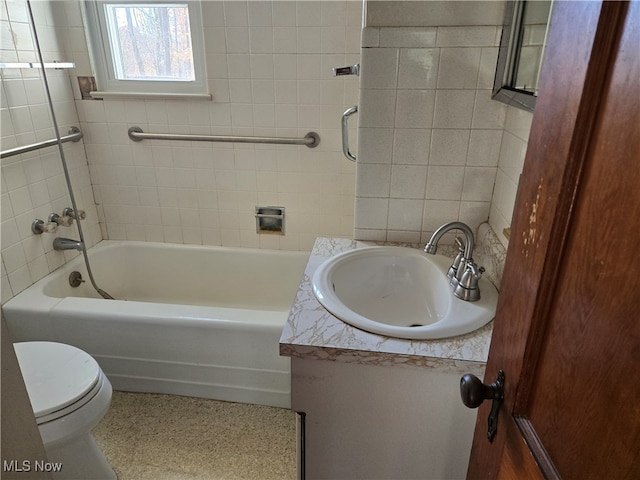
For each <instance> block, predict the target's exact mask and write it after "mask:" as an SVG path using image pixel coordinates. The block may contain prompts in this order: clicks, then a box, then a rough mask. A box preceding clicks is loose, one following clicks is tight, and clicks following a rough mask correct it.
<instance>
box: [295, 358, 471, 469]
mask: <svg viewBox="0 0 640 480" xmlns="http://www.w3.org/2000/svg"><path fill="white" fill-rule="evenodd" d="M291 360H292V361H291V368H292V408H293V410H295V411H297V412H304V414H305V415H304V416H303V418H304V428H301V429H299V430H300V434H301V435H304V438H301V439H299V441H300V442H302V443H301V445H300V446H301V454H302V455H303V456H304V458H303V459H302V461H301V469H303V470H304V472H303V471H299V474H298V477H299V478H301V479H305V478H306V479H307V480H315V479H331V480H339V479H363V480H370V479H390V480H391V479H393V480H397V479H414V478H415V479H421V480H429V479H433V480H446V479H464V478H465V476H466V471H467V463H468V460H469V453H470V450H471V441H472V438H473V429H474V424H475V416H476V410H470V409H468V408H466V407H465V406H464V405H463V404H462V402H461V400H460V393H459V382H460V374H459V373H457V372H456V373H442V372H438V371H436V370H434V369H431V368H428V367H417V366H388V365H369V364H358V363H344V362H341V361H325V360H316V359H305V358H296V357H293V358H292V359H291Z"/></svg>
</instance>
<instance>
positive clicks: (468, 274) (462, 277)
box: [424, 222, 484, 302]
mask: <svg viewBox="0 0 640 480" xmlns="http://www.w3.org/2000/svg"><path fill="white" fill-rule="evenodd" d="M450 230H460V231H462V233H464V236H465V242H464V243H463V242H462V240H461V239H459V238H456V243H457V244H458V247H459V250H458V255H457V256H456V258H455V260H454V261H453V264H452V265H451V267H449V272H448V273H447V275H448V277H449V284H450V285H451V288H453V294H454V295H455V296H456V297H458V298H460V299H462V300H466V301H469V302H475V301H476V300H479V299H480V289H479V288H478V281H479V280H480V277H482V274H483V273H484V268H482V267H480V268H478V266H477V265H476V264H475V263H474V262H473V258H472V254H473V232H472V231H471V229H470V228H469V226H468V225H466V224H464V223H462V222H449V223H445V224H444V225H442V226H441V227H439V228H438V229H437V230H436V231H435V232H433V235H432V236H431V238H430V239H429V241H428V242H427V245H426V246H425V247H424V251H425V253H429V254H431V255H435V254H436V251H437V250H438V242H439V241H440V239H441V238H442V236H443V235H444V234H445V233H447V232H448V231H450Z"/></svg>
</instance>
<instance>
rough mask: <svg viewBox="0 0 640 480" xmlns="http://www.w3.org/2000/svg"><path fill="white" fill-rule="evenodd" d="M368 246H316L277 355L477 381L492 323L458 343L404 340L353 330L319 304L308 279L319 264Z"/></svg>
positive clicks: (321, 241)
mask: <svg viewBox="0 0 640 480" xmlns="http://www.w3.org/2000/svg"><path fill="white" fill-rule="evenodd" d="M371 245H374V244H373V243H369V242H360V241H354V240H348V239H337V238H324V237H320V238H318V239H317V240H316V242H315V245H314V247H313V250H312V252H311V255H310V257H309V262H308V263H307V266H306V268H305V271H304V276H303V279H302V282H301V283H300V286H299V287H298V291H297V293H296V298H295V301H294V303H293V306H292V307H291V311H290V312H289V317H288V319H287V322H286V324H285V326H284V329H283V331H282V335H281V337H280V354H281V355H284V356H288V357H300V358H312V359H319V360H330V361H341V362H351V363H362V364H368V365H394V366H396V365H397V366H415V367H428V368H434V369H437V370H438V371H442V372H453V373H461V374H464V373H473V374H475V375H477V376H479V377H480V378H482V375H483V374H484V367H485V364H486V361H487V357H488V355H489V345H490V343H491V333H492V331H493V322H489V323H488V324H487V325H485V326H484V327H482V328H480V329H478V330H476V331H474V332H471V333H469V334H466V335H461V336H458V337H452V338H445V339H440V340H403V339H399V338H391V337H385V336H382V335H377V334H374V333H369V332H366V331H364V330H360V329H358V328H355V327H352V326H350V325H348V324H346V323H344V322H343V321H342V320H340V319H338V318H336V317H335V316H333V315H332V314H331V313H329V312H328V311H327V310H326V309H325V308H324V307H323V306H322V305H321V304H320V303H319V302H318V300H317V299H316V297H315V295H314V294H313V290H312V286H311V278H312V277H313V273H314V272H315V270H316V269H317V268H318V267H319V266H320V264H321V263H323V262H324V261H325V260H326V259H327V258H329V257H332V256H334V255H337V254H339V253H342V252H345V251H348V250H352V249H354V248H360V247H365V246H371Z"/></svg>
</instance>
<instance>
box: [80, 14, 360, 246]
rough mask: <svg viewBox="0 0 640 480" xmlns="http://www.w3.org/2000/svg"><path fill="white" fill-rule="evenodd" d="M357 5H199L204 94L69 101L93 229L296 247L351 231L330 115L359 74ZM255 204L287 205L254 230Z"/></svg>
mask: <svg viewBox="0 0 640 480" xmlns="http://www.w3.org/2000/svg"><path fill="white" fill-rule="evenodd" d="M361 16H362V5H361V3H360V2H353V1H324V2H307V1H300V2H294V1H284V2H271V1H253V2H246V1H228V2H212V1H207V2H203V17H204V18H203V22H204V26H205V40H206V48H207V53H208V58H207V62H208V65H207V68H208V75H209V85H210V89H211V91H212V93H213V101H202V100H199V101H196V100H190V101H178V100H122V99H113V98H110V99H105V100H104V101H86V100H85V101H80V100H78V101H77V106H78V111H79V112H80V116H81V120H82V121H83V128H84V130H85V132H86V135H87V138H86V140H85V142H86V144H87V154H88V160H89V168H90V172H91V178H92V181H93V185H94V192H95V195H96V201H97V203H98V204H99V205H100V212H101V219H102V220H103V223H102V225H103V234H104V236H105V238H110V239H135V240H154V241H170V242H178V243H195V244H212V245H226V246H241V247H266V248H283V249H291V250H307V249H310V248H311V246H312V245H313V241H314V239H315V237H316V236H318V235H334V236H342V237H351V236H352V234H353V204H354V194H355V167H354V165H353V164H352V163H351V162H349V161H348V160H346V159H345V158H344V157H343V156H342V153H341V151H342V150H341V148H342V147H341V138H340V130H339V128H340V118H341V115H342V112H343V111H344V110H345V109H346V108H347V107H349V106H351V105H353V104H356V103H357V99H358V79H357V77H333V76H332V70H331V68H332V67H336V66H343V65H349V64H352V63H356V62H357V61H358V59H359V45H360V27H361V22H362V20H361ZM132 125H138V126H140V127H142V129H143V130H144V131H150V132H159V133H162V132H172V133H199V134H236V135H265V136H293V137H302V136H304V135H305V134H306V133H307V132H308V131H312V130H313V131H316V132H318V133H319V134H320V137H321V143H320V146H319V147H317V148H315V149H309V148H307V147H299V146H288V145H284V146H269V145H243V144H221V143H203V142H187V143H185V142H166V141H143V142H140V143H134V142H132V141H131V140H129V138H128V136H127V134H126V132H127V129H128V128H129V126H132ZM256 205H282V206H284V207H285V208H286V222H287V226H286V232H287V234H286V235H285V236H282V237H278V236H272V235H268V236H267V235H257V234H256V232H255V219H254V209H255V206H256Z"/></svg>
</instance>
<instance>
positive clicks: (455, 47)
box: [355, 26, 507, 242]
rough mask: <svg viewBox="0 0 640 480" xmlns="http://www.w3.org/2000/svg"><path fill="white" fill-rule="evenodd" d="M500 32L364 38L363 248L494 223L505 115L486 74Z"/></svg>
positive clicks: (359, 217)
mask: <svg viewBox="0 0 640 480" xmlns="http://www.w3.org/2000/svg"><path fill="white" fill-rule="evenodd" d="M500 30H501V29H500V28H499V27H498V26H465V27H452V26H445V27H398V26H394V27H392V28H387V27H383V26H380V27H367V28H365V30H364V33H363V49H362V81H361V84H360V87H361V96H360V114H359V144H358V151H359V152H360V153H359V155H358V172H357V189H356V195H357V202H356V218H355V235H356V238H359V239H367V240H368V239H375V240H381V239H383V240H391V241H395V240H398V241H399V240H402V241H409V240H412V241H416V242H418V241H420V242H424V241H426V240H427V239H428V237H429V236H430V235H431V234H432V233H433V230H435V228H437V227H438V226H439V225H441V224H442V223H445V222H447V221H452V220H461V221H464V222H467V223H468V224H469V225H471V226H472V228H476V227H477V226H478V225H479V224H480V223H482V222H484V221H487V219H488V218H489V212H490V208H491V200H492V194H493V186H494V183H495V180H496V173H497V170H498V168H497V165H498V155H499V152H500V142H501V139H502V130H503V126H504V120H505V117H506V114H507V108H506V106H505V105H503V104H500V103H498V102H495V101H493V100H491V82H492V79H490V78H489V77H490V75H489V73H488V70H489V68H488V65H489V64H491V63H492V64H493V65H495V62H496V59H497V46H498V43H499V34H500ZM391 137H393V143H390V142H389V139H390V138H391ZM383 207H384V208H383ZM385 216H386V218H385Z"/></svg>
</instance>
